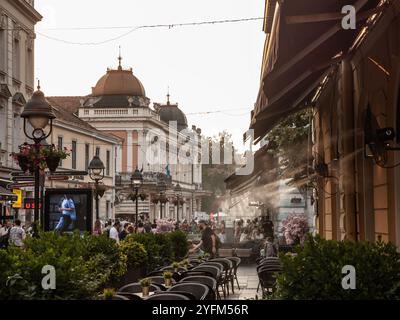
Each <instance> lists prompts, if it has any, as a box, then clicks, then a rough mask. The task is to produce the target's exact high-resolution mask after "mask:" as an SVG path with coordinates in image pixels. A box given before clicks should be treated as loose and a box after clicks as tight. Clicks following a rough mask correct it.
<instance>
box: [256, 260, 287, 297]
mask: <svg viewBox="0 0 400 320" xmlns="http://www.w3.org/2000/svg"><path fill="white" fill-rule="evenodd" d="M279 272H282V267H281V266H263V267H261V268H260V269H259V270H258V272H257V274H258V279H259V285H258V287H257V292H258V290H259V287H260V286H261V291H262V294H263V296H264V294H265V293H269V292H270V290H271V291H272V292H273V291H274V290H275V285H276V278H275V274H276V273H279Z"/></svg>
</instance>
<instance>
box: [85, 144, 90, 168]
mask: <svg viewBox="0 0 400 320" xmlns="http://www.w3.org/2000/svg"><path fill="white" fill-rule="evenodd" d="M89 148H90V146H89V144H88V143H86V144H85V171H88V168H89V161H90V155H89Z"/></svg>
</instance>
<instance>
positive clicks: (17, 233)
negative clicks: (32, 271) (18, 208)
mask: <svg viewBox="0 0 400 320" xmlns="http://www.w3.org/2000/svg"><path fill="white" fill-rule="evenodd" d="M25 236H26V234H25V230H24V229H23V228H22V227H21V220H19V219H17V220H15V225H14V227H12V228H11V229H10V238H9V243H10V244H11V245H14V246H17V247H23V246H24V239H25Z"/></svg>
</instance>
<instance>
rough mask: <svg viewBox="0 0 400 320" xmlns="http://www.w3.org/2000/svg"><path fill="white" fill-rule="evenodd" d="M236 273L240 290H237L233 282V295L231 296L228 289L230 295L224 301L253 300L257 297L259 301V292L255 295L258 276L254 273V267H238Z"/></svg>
mask: <svg viewBox="0 0 400 320" xmlns="http://www.w3.org/2000/svg"><path fill="white" fill-rule="evenodd" d="M237 272H238V279H239V286H240V290H238V289H237V284H236V281H235V294H232V290H231V289H232V288H231V287H230V289H229V292H230V295H229V297H227V298H226V300H246V299H253V300H254V299H255V298H256V296H258V299H260V298H261V294H260V292H261V291H260V292H259V293H257V286H258V276H257V272H256V265H255V264H250V265H240V266H239V269H238V271H237Z"/></svg>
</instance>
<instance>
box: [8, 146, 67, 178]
mask: <svg viewBox="0 0 400 320" xmlns="http://www.w3.org/2000/svg"><path fill="white" fill-rule="evenodd" d="M19 150H20V152H18V153H12V154H11V156H12V157H13V159H14V161H15V162H16V163H18V165H19V167H20V168H21V170H22V171H24V172H27V171H29V172H30V173H33V172H34V170H35V169H36V168H39V170H42V171H44V170H45V169H46V168H49V170H50V171H51V172H55V171H56V169H57V167H58V166H59V164H60V160H62V159H66V158H67V157H68V156H69V153H68V150H67V148H64V149H61V148H60V149H59V148H56V147H55V146H54V145H51V146H43V145H39V146H36V145H34V144H28V143H24V144H22V145H21V146H19Z"/></svg>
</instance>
